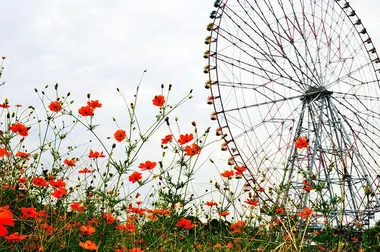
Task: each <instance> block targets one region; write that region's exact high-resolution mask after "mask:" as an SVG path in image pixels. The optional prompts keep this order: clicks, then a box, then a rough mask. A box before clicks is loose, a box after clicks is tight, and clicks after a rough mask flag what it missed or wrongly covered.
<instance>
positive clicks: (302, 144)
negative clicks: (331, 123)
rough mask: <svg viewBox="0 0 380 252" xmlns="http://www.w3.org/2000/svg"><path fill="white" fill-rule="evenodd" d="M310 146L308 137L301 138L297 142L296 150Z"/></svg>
mask: <svg viewBox="0 0 380 252" xmlns="http://www.w3.org/2000/svg"><path fill="white" fill-rule="evenodd" d="M308 145H309V139H308V138H307V137H299V138H298V139H297V141H296V148H298V149H303V148H307V146H308Z"/></svg>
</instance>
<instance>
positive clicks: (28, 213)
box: [20, 207, 38, 219]
mask: <svg viewBox="0 0 380 252" xmlns="http://www.w3.org/2000/svg"><path fill="white" fill-rule="evenodd" d="M20 210H21V212H22V218H24V219H29V218H33V219H35V218H37V217H38V212H37V211H36V209H35V208H34V207H21V208H20Z"/></svg>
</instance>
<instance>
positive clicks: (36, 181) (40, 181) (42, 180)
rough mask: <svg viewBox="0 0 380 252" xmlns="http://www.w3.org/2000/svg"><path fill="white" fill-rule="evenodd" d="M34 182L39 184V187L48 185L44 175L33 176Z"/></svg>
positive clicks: (36, 184)
mask: <svg viewBox="0 0 380 252" xmlns="http://www.w3.org/2000/svg"><path fill="white" fill-rule="evenodd" d="M32 183H33V184H34V185H35V186H39V187H45V186H47V181H46V180H45V179H44V178H42V177H38V178H33V180H32Z"/></svg>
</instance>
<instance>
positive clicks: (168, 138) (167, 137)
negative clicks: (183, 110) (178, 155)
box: [161, 135, 173, 144]
mask: <svg viewBox="0 0 380 252" xmlns="http://www.w3.org/2000/svg"><path fill="white" fill-rule="evenodd" d="M172 140H173V135H166V136H165V137H164V138H162V139H161V144H167V143H169V142H171V141H172Z"/></svg>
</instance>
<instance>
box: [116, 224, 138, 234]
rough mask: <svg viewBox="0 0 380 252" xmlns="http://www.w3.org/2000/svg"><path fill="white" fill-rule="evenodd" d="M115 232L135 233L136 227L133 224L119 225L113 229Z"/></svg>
mask: <svg viewBox="0 0 380 252" xmlns="http://www.w3.org/2000/svg"><path fill="white" fill-rule="evenodd" d="M115 229H116V230H124V231H126V232H132V233H133V232H136V227H135V225H134V224H133V223H128V222H127V223H124V224H120V225H117V226H116V227H115Z"/></svg>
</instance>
